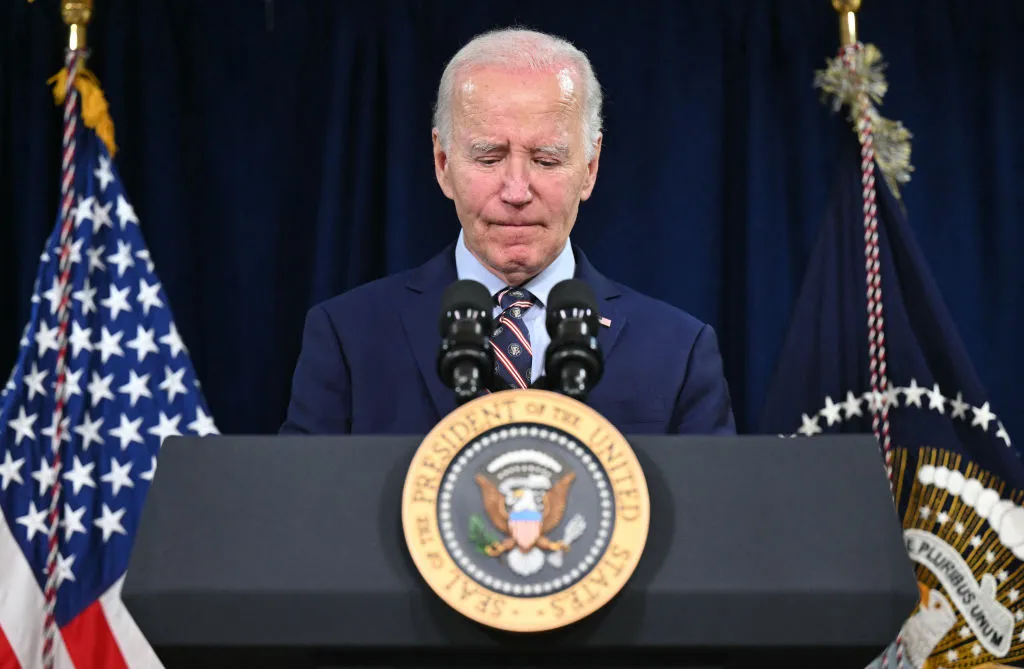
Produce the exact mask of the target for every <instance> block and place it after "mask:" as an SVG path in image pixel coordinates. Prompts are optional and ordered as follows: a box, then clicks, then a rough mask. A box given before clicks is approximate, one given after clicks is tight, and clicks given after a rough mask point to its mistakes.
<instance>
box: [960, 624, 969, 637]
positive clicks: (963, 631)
mask: <svg viewBox="0 0 1024 669" xmlns="http://www.w3.org/2000/svg"><path fill="white" fill-rule="evenodd" d="M970 636H971V630H969V629H967V625H964V626H963V627H961V628H960V638H961V639H966V638H968V637H970Z"/></svg>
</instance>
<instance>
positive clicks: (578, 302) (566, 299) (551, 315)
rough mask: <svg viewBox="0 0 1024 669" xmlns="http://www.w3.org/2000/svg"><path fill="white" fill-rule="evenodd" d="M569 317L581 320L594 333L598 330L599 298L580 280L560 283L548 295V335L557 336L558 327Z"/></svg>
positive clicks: (568, 280)
mask: <svg viewBox="0 0 1024 669" xmlns="http://www.w3.org/2000/svg"><path fill="white" fill-rule="evenodd" d="M567 317H573V318H580V319H582V320H584V321H585V322H586V323H587V325H589V326H590V329H591V330H592V331H596V330H597V319H598V310H597V298H596V297H594V291H593V290H591V289H590V286H588V285H587V284H586V283H584V282H583V281H580V280H579V279H566V280H565V281H560V282H558V283H557V284H555V286H554V288H552V289H551V292H550V293H548V305H547V328H548V333H549V334H551V336H555V330H556V329H557V328H558V325H559V324H560V323H561V322H562V321H563V320H565V318H567Z"/></svg>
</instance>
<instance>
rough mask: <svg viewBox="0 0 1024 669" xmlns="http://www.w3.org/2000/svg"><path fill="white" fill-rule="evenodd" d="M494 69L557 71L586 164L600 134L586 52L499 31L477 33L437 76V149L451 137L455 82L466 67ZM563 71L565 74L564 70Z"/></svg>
mask: <svg viewBox="0 0 1024 669" xmlns="http://www.w3.org/2000/svg"><path fill="white" fill-rule="evenodd" d="M482 65H498V66H501V67H507V68H510V69H511V68H515V69H520V68H522V69H527V70H530V71H534V72H547V71H555V70H559V71H558V72H557V73H558V77H559V82H560V84H561V87H562V90H563V91H564V92H566V93H567V94H572V95H575V96H576V99H577V100H578V101H579V102H580V113H581V116H582V118H581V120H582V122H583V138H584V143H585V144H586V147H585V148H586V158H587V161H588V162H589V161H590V160H591V159H592V158H593V157H594V153H595V151H596V150H597V140H598V137H599V136H600V134H601V85H600V84H599V83H598V82H597V77H596V76H595V75H594V69H593V68H592V67H591V65H590V60H589V59H588V58H587V56H586V54H584V53H583V52H582V51H580V50H579V49H577V48H576V47H575V46H573V45H572V43H570V42H568V41H566V40H564V39H562V38H560V37H555V36H553V35H547V34H545V33H541V32H536V31H533V30H525V29H520V28H505V29H501V30H494V31H491V32H488V33H484V34H482V35H478V36H477V37H474V38H473V39H472V40H470V41H469V42H468V43H467V44H466V45H465V46H464V47H462V48H461V49H459V51H458V53H456V54H455V55H454V56H452V59H451V60H450V61H448V65H446V66H445V68H444V73H443V74H442V75H441V83H440V84H439V85H438V88H437V101H436V103H435V104H434V127H436V128H437V131H438V135H439V136H440V142H441V147H442V148H443V149H444V150H445V151H448V150H449V147H450V144H451V138H452V98H453V95H454V90H455V80H456V78H457V77H458V75H459V74H460V73H461V72H463V71H464V70H466V69H469V68H470V67H477V66H482ZM566 68H567V69H568V70H569V72H566V71H565V69H566ZM571 75H575V77H576V79H577V80H578V81H579V84H580V87H581V89H582V90H579V91H577V90H576V86H575V85H574V82H573V80H572V79H571V78H570V76H571Z"/></svg>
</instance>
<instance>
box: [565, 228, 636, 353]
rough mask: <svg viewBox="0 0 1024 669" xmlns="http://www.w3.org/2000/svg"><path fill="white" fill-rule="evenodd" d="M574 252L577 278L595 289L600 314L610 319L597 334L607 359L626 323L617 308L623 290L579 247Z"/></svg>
mask: <svg viewBox="0 0 1024 669" xmlns="http://www.w3.org/2000/svg"><path fill="white" fill-rule="evenodd" d="M573 253H574V255H575V256H576V278H577V279H580V280H582V281H584V282H585V283H586V284H587V285H588V286H590V288H591V290H593V291H594V296H595V297H597V305H598V309H599V310H600V312H601V314H600V315H601V317H602V318H606V319H608V320H607V322H608V325H599V326H598V334H597V341H598V342H599V343H600V344H601V353H602V354H603V356H604V359H605V361H607V360H608V358H609V356H611V354H612V351H614V350H615V344H616V342H618V340H619V335H620V334H621V333H622V329H623V327H624V326H625V325H626V315H625V313H624V312H622V311H621V310H619V309H617V308H616V300H617V298H618V297H619V296H621V295H622V290H621V289H620V288H619V287H618V286H617V285H615V284H614V283H612V282H611V281H609V280H608V279H607V278H606V277H605V276H604V275H603V274H601V273H600V272H598V271H597V269H596V268H595V267H594V266H593V265H592V264H590V261H589V260H588V259H587V256H586V255H584V253H583V251H581V250H580V249H579V248H578V247H576V246H574V247H573Z"/></svg>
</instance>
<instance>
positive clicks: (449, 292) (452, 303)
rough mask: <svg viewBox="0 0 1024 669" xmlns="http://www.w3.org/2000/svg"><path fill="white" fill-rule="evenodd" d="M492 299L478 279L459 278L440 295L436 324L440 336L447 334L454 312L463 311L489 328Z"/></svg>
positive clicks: (466, 315)
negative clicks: (438, 316)
mask: <svg viewBox="0 0 1024 669" xmlns="http://www.w3.org/2000/svg"><path fill="white" fill-rule="evenodd" d="M493 306H494V300H493V298H492V297H491V294H490V292H488V290H487V288H486V287H484V285H483V284H482V283H480V282H478V281H472V280H470V279H460V280H459V281H456V282H455V283H453V284H451V285H450V286H448V287H447V288H446V289H445V291H444V293H443V294H442V295H441V315H440V319H439V322H438V326H439V327H440V330H441V336H442V337H444V336H445V335H447V334H448V329H449V326H450V325H451V322H452V318H453V317H458V316H455V312H463V314H464V316H465V317H469V318H474V319H479V320H482V321H483V324H484V327H486V328H488V329H489V328H490V325H491V311H492V309H493Z"/></svg>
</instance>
